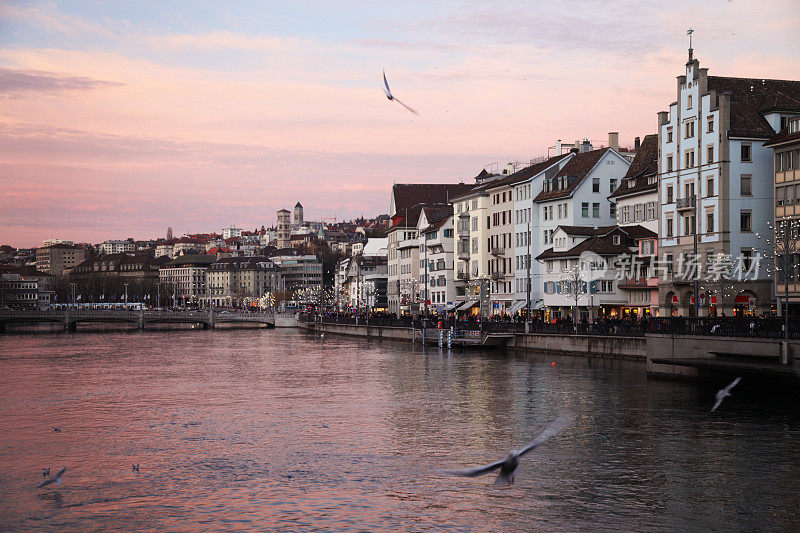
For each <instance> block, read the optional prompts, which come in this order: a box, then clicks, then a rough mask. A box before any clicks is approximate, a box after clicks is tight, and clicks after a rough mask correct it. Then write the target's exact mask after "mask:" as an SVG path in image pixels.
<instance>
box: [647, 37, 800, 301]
mask: <svg viewBox="0 0 800 533" xmlns="http://www.w3.org/2000/svg"><path fill="white" fill-rule="evenodd" d="M798 101H800V82H797V81H783V80H764V79H749V78H728V77H720V76H709V75H708V69H707V68H700V63H699V61H698V60H697V59H694V58H693V54H692V50H691V49H690V50H689V61H688V62H687V63H686V66H685V73H684V74H682V75H681V76H678V79H677V100H676V101H675V102H673V103H672V104H670V108H669V111H668V112H667V111H664V112H661V113H659V114H658V126H659V131H658V135H659V153H660V156H659V162H658V164H659V207H660V216H659V219H660V220H659V225H660V228H659V238H660V250H661V252H662V254H663V260H664V261H665V263H669V264H670V265H672V266H671V267H669V268H668V270H669V276H668V279H666V280H662V281H661V282H660V283H659V300H660V302H661V309H662V314H664V315H684V316H687V315H688V316H693V315H700V316H707V315H715V314H722V313H725V314H726V315H728V316H730V315H742V314H749V313H756V314H762V313H766V312H769V311H770V308H771V304H772V301H773V282H772V279H771V275H770V269H768V268H766V266H765V265H764V264H762V262H763V261H762V258H763V255H762V254H763V248H764V243H763V242H761V239H759V237H758V236H759V235H766V234H767V233H768V231H769V225H768V222H770V221H771V220H772V219H773V217H774V212H775V210H774V204H773V198H774V184H773V181H774V176H773V165H772V162H773V154H772V151H771V150H770V149H769V148H766V147H765V146H764V144H765V142H766V141H767V140H769V139H770V138H771V137H773V136H774V135H775V133H776V132H778V131H779V130H780V127H781V123H782V122H784V123H785V121H786V120H788V117H790V116H791V115H792V114H795V113H797V112H800V109H798ZM720 271H722V272H721V274H722V275H719V274H720ZM717 278H718V279H717ZM695 296H697V298H695ZM703 301H704V302H705V304H703V305H701V302H703Z"/></svg>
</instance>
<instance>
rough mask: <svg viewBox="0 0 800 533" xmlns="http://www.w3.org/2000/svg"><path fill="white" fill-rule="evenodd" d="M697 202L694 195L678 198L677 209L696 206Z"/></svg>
mask: <svg viewBox="0 0 800 533" xmlns="http://www.w3.org/2000/svg"><path fill="white" fill-rule="evenodd" d="M695 203H696V197H695V196H694V195H693V196H687V197H685V198H678V201H677V202H676V203H675V209H677V210H679V211H680V210H681V209H692V208H694V206H695Z"/></svg>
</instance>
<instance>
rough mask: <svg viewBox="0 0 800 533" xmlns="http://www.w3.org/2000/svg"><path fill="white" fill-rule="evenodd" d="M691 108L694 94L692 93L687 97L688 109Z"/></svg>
mask: <svg viewBox="0 0 800 533" xmlns="http://www.w3.org/2000/svg"><path fill="white" fill-rule="evenodd" d="M691 108H692V95H691V94H690V95H688V96H687V97H686V109H691Z"/></svg>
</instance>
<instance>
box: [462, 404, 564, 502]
mask: <svg viewBox="0 0 800 533" xmlns="http://www.w3.org/2000/svg"><path fill="white" fill-rule="evenodd" d="M574 419H575V417H574V416H573V415H572V413H561V415H559V417H558V418H557V419H555V420H554V421H553V423H551V424H550V425H549V426H547V428H546V429H545V430H544V431H543V432H542V433H541V435H539V436H538V437H536V439H534V440H533V442H531V443H530V444H528V445H527V446H525V447H524V448H522V449H520V450H512V451H511V453H509V454H508V455H507V456H506V457H505V458H504V459H500V460H499V461H495V462H494V463H490V464H488V465H485V466H479V467H478V468H471V469H467V470H456V471H453V472H448V474H452V475H454V476H464V477H477V476H482V475H483V474H487V473H489V472H492V471H494V470H497V469H498V468H499V469H500V474H499V475H498V476H497V479H496V480H495V482H494V485H495V487H504V486H506V485H511V484H512V483H514V471H516V469H517V466H519V458H520V457H522V456H523V455H525V454H526V453H528V452H529V451H531V450H533V449H534V448H536V447H537V446H540V445H542V444H544V443H545V442H547V441H548V440H550V439H551V438H552V437H555V436H556V435H558V434H559V433H561V432H562V431H563V430H564V429H565V428H566V427H567V426H569V425H570V424H571V423H572V421H573V420H574Z"/></svg>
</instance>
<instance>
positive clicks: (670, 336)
mask: <svg viewBox="0 0 800 533" xmlns="http://www.w3.org/2000/svg"><path fill="white" fill-rule="evenodd" d="M300 325H301V326H302V327H305V328H307V329H312V330H314V331H315V332H318V333H331V334H339V335H349V336H357V337H366V338H370V339H385V340H394V341H404V342H411V343H419V344H422V342H423V331H424V335H425V336H424V340H425V342H424V344H426V345H432V346H439V347H442V348H461V349H464V348H475V349H484V348H488V347H495V348H503V349H506V350H510V351H515V352H523V353H524V352H529V353H549V354H560V355H574V356H582V357H599V358H613V359H629V360H634V361H640V362H643V363H646V365H647V374H648V375H649V376H651V377H659V378H677V379H698V378H716V377H721V376H728V375H730V374H732V373H736V374H737V375H738V374H751V375H754V376H758V377H760V378H765V379H777V380H783V381H789V382H791V383H792V384H794V382H795V381H796V376H795V374H794V372H793V370H792V366H791V364H790V363H791V362H792V361H793V354H795V355H796V354H800V327H795V322H790V329H789V335H788V337H789V341H788V342H787V341H786V340H785V338H784V332H783V330H782V325H783V323H782V320H781V319H755V318H725V319H692V318H679V317H669V318H655V319H651V320H648V321H645V322H641V323H622V322H620V323H613V322H608V323H604V324H579V325H578V327H577V328H576V327H575V326H574V325H573V324H569V323H556V324H547V323H543V322H538V323H537V322H532V323H528V324H524V323H516V322H498V321H483V322H478V321H450V322H448V321H442V322H438V321H432V320H427V321H425V322H423V321H421V320H412V319H410V318H407V319H399V320H396V319H390V318H386V317H373V318H370V319H369V320H367V319H366V318H365V317H358V318H355V317H337V316H302V317H301V319H300ZM440 325H441V328H440V327H439V326H440ZM423 326H424V327H423Z"/></svg>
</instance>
